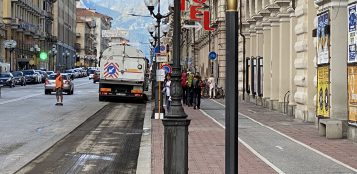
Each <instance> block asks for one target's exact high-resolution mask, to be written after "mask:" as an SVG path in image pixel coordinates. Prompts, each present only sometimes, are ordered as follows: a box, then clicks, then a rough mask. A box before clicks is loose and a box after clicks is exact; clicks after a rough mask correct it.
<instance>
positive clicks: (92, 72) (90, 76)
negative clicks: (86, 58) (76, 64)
mask: <svg viewBox="0 0 357 174" xmlns="http://www.w3.org/2000/svg"><path fill="white" fill-rule="evenodd" d="M95 72H96V70H95V69H90V70H88V74H89V76H88V78H89V80H91V79H93V75H94V73H95Z"/></svg>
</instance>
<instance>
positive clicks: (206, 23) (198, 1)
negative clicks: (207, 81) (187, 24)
mask: <svg viewBox="0 0 357 174" xmlns="http://www.w3.org/2000/svg"><path fill="white" fill-rule="evenodd" d="M206 1H207V0H193V3H194V5H190V7H189V9H190V19H191V20H193V21H201V20H203V29H204V30H206V31H213V30H214V28H212V27H211V26H210V23H211V21H210V15H211V12H210V11H209V10H204V11H202V10H200V9H204V6H203V4H204V3H205V2H206ZM185 10H186V0H181V11H185ZM199 15H203V19H202V18H201V17H198V16H199Z"/></svg>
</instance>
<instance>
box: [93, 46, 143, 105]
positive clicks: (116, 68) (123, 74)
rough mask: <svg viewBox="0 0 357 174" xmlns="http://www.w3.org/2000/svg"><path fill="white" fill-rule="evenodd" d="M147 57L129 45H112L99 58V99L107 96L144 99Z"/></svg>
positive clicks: (102, 99) (101, 99)
mask: <svg viewBox="0 0 357 174" xmlns="http://www.w3.org/2000/svg"><path fill="white" fill-rule="evenodd" d="M146 68H147V59H146V58H145V55H144V53H143V52H142V51H141V50H139V49H137V48H135V47H133V46H129V45H125V44H117V45H112V46H110V47H109V48H108V49H106V50H104V52H103V54H102V58H101V59H100V68H99V70H100V80H99V101H104V100H106V99H108V98H117V97H133V98H142V99H144V97H145V96H144V87H145V85H146V84H145V82H146V75H145V73H146V72H147V71H146Z"/></svg>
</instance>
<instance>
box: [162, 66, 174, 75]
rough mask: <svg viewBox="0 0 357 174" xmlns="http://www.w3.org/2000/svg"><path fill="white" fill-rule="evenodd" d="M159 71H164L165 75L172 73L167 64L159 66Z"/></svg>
mask: <svg viewBox="0 0 357 174" xmlns="http://www.w3.org/2000/svg"><path fill="white" fill-rule="evenodd" d="M161 69H164V70H165V73H166V74H168V73H172V67H171V66H170V65H169V64H163V65H161Z"/></svg>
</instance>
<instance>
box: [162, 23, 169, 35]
mask: <svg viewBox="0 0 357 174" xmlns="http://www.w3.org/2000/svg"><path fill="white" fill-rule="evenodd" d="M169 29H170V27H169V25H167V24H164V25H162V26H161V30H162V32H163V33H164V35H165V36H166V34H167V32H169Z"/></svg>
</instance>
